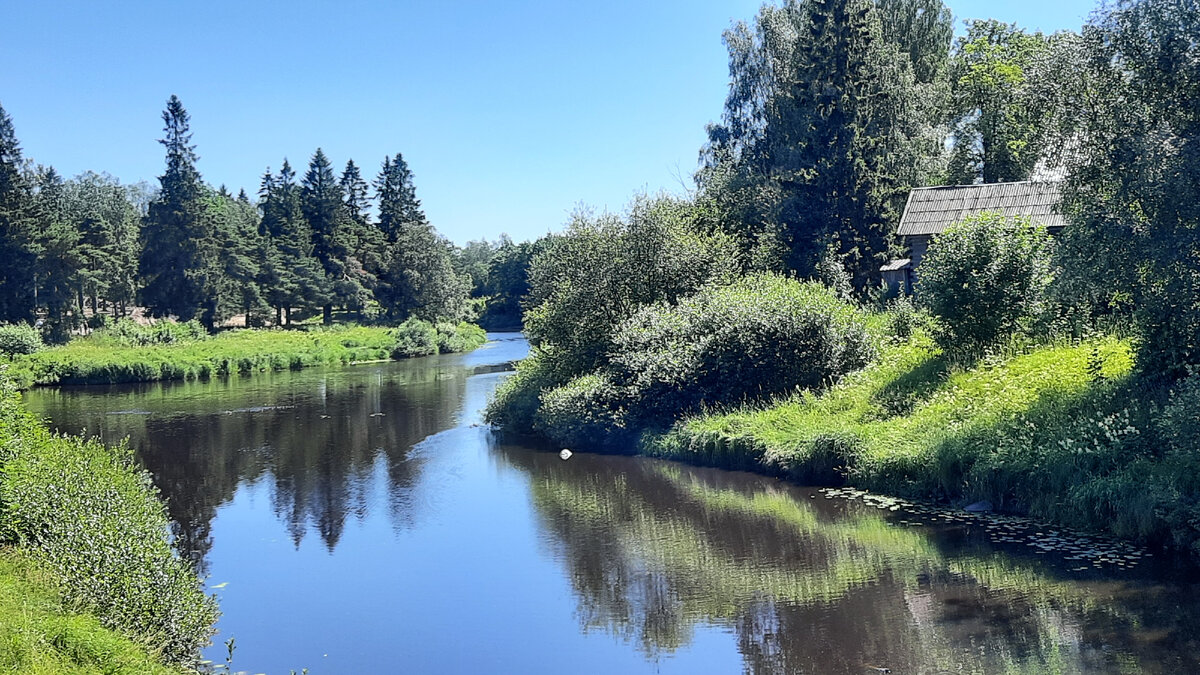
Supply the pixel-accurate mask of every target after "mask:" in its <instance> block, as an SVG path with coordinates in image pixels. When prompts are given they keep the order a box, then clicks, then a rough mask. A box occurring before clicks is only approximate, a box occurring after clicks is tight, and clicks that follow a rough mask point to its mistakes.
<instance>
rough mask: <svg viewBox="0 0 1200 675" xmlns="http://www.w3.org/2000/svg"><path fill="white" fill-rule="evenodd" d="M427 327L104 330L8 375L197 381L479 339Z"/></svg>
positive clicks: (465, 344)
mask: <svg viewBox="0 0 1200 675" xmlns="http://www.w3.org/2000/svg"><path fill="white" fill-rule="evenodd" d="M426 325H427V326H428V331H429V332H431V333H432V334H433V335H434V336H435V341H434V343H433V344H434V348H433V350H432V351H430V350H429V349H427V346H428V345H426V344H420V345H413V344H411V342H410V341H408V340H405V339H404V336H402V335H399V334H398V332H397V331H398V330H399V329H390V328H384V327H374V326H370V327H368V326H336V327H332V328H319V329H312V330H303V331H302V330H231V331H226V332H223V333H220V334H218V335H216V336H214V337H211V338H206V339H184V340H179V341H176V342H172V343H169V344H145V345H136V344H130V343H129V341H128V340H123V339H119V338H118V336H115V335H111V334H108V333H106V332H105V331H97V332H96V333H95V334H93V335H91V336H89V337H86V338H79V339H76V340H73V341H72V342H70V343H69V344H66V345H63V346H60V347H52V348H49V349H44V350H42V351H39V352H37V353H34V354H29V355H25V356H18V357H16V359H15V360H14V361H13V362H12V364H11V365H10V367H9V376H10V377H11V378H12V379H13V380H14V381H15V382H16V383H17V384H18V386H20V387H22V388H27V387H29V386H32V385H37V384H111V383H118V382H150V381H155V380H184V379H199V378H206V377H212V376H224V375H234V374H250V373H255V372H267V371H276V370H288V369H292V370H295V369H299V368H307V367H311V366H323V365H337V364H349V363H354V362H359V361H377V360H383V359H388V358H401V357H407V356H417V355H423V354H428V353H437V351H439V350H440V351H450V350H455V351H465V350H470V349H474V348H476V347H478V346H480V345H482V344H483V343H484V342H485V341H486V337H485V335H484V333H483V330H482V329H480V328H478V327H477V326H473V325H471V324H465V323H464V324H459V325H458V326H453V325H449V324H445V325H438V326H436V327H435V326H432V325H429V324H426Z"/></svg>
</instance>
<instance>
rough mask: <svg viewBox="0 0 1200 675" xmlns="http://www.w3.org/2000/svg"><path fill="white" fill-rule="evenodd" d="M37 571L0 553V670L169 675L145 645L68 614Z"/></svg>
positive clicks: (22, 557) (14, 554) (41, 674)
mask: <svg viewBox="0 0 1200 675" xmlns="http://www.w3.org/2000/svg"><path fill="white" fill-rule="evenodd" d="M68 605H69V603H66V602H64V599H63V597H62V593H61V591H60V589H59V586H58V584H56V583H55V581H54V578H53V576H52V575H51V574H49V573H47V572H46V571H45V570H44V569H43V568H42V565H40V564H38V563H37V562H36V561H34V560H33V559H32V558H31V557H30V556H29V555H27V554H23V553H21V552H18V551H16V550H14V549H11V548H10V549H6V550H4V551H2V552H0V669H4V670H7V671H9V672H20V673H30V674H32V675H57V674H58V673H66V672H70V673H81V674H82V673H97V674H99V673H113V674H121V675H141V674H142V673H162V674H166V673H175V672H178V671H177V670H176V669H172V668H167V667H164V666H163V665H162V664H161V663H159V662H158V661H157V659H155V658H154V657H153V656H152V650H151V649H148V648H147V647H146V646H145V645H139V644H137V643H136V642H134V641H132V640H130V639H129V638H127V637H124V636H122V635H120V634H118V633H115V632H113V631H112V630H109V629H108V628H105V627H104V626H103V625H101V623H100V621H99V620H98V619H96V617H94V616H92V615H89V614H83V613H79V612H78V611H72V609H71V608H70V607H69V606H68Z"/></svg>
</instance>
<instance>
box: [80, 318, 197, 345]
mask: <svg viewBox="0 0 1200 675" xmlns="http://www.w3.org/2000/svg"><path fill="white" fill-rule="evenodd" d="M94 337H95V338H97V339H107V340H110V341H112V342H114V343H116V344H119V345H122V346H125V347H145V346H148V345H171V344H180V343H183V342H194V341H196V340H202V339H204V338H206V337H208V332H207V331H205V330H204V326H203V325H202V324H201V323H200V322H199V321H196V320H192V321H187V322H184V323H176V322H174V321H159V322H158V323H155V324H152V325H143V324H140V323H138V322H136V321H134V320H133V319H121V320H119V321H117V322H115V323H113V324H111V325H109V326H107V327H106V328H101V329H98V330H97V331H96V332H95V333H94Z"/></svg>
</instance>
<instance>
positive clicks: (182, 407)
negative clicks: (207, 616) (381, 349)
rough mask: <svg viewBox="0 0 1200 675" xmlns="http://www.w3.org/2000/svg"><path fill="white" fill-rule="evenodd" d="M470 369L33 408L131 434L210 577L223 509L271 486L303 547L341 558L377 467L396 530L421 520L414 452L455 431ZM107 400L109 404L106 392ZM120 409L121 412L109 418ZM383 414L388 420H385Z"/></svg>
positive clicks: (314, 376)
mask: <svg viewBox="0 0 1200 675" xmlns="http://www.w3.org/2000/svg"><path fill="white" fill-rule="evenodd" d="M467 374H468V371H465V370H463V369H462V368H461V367H458V366H456V365H454V362H451V363H450V364H446V363H444V362H441V361H439V360H438V359H421V360H416V361H409V362H402V363H397V364H389V365H388V366H386V367H382V368H375V369H366V368H363V369H346V370H338V371H332V372H320V371H302V372H298V373H277V374H270V375H262V376H256V377H253V378H249V379H234V380H232V381H223V380H212V381H208V382H190V383H157V384H149V385H138V386H132V387H114V388H103V389H101V388H85V389H61V390H57V391H55V390H46V391H39V392H36V393H35V396H36V397H37V400H36V401H35V402H34V405H35V406H36V407H37V409H39V410H41V411H42V412H43V413H44V414H47V415H49V416H50V417H51V418H53V419H56V420H72V422H71V423H69V424H59V428H60V429H61V430H62V431H65V432H69V433H80V432H83V433H87V434H90V435H99V436H100V437H101V438H102V439H104V440H105V441H106V442H116V441H118V440H119V439H121V438H124V437H126V436H128V437H129V439H130V444H131V446H132V447H133V448H135V449H136V450H137V451H138V454H139V456H140V457H141V459H142V461H143V462H144V463H145V465H146V467H147V468H148V469H149V470H150V472H151V474H152V475H153V477H154V482H155V484H156V485H157V486H158V489H159V490H160V491H161V492H162V494H163V495H164V496H165V497H166V499H167V509H168V512H169V514H170V516H171V519H172V526H173V529H174V534H175V538H176V543H177V545H178V547H179V550H180V551H181V552H182V553H184V555H187V556H188V557H189V558H191V559H192V560H193V561H194V562H195V564H196V566H197V569H198V570H199V571H200V572H201V574H204V573H205V571H206V566H205V557H206V555H207V553H208V551H209V550H210V548H211V546H212V539H211V534H210V528H211V523H212V519H213V517H214V515H215V513H216V510H217V508H218V507H220V506H221V505H222V504H224V503H226V502H228V501H230V500H231V499H232V498H233V495H234V493H235V492H236V490H237V488H238V486H239V485H240V484H242V483H244V482H255V481H258V480H264V479H265V480H269V481H271V483H270V485H271V487H272V488H273V496H272V506H273V508H274V511H275V514H276V516H277V517H278V518H279V519H280V520H281V521H282V522H283V523H284V524H285V525H286V527H287V529H288V531H289V533H290V534H291V537H292V539H293V541H294V542H295V543H296V545H297V546H299V544H300V541H301V540H302V539H303V538H304V536H305V535H306V533H307V532H308V531H309V529H310V528H312V529H315V530H316V531H317V533H318V534H319V535H320V537H321V539H322V541H323V542H324V543H325V545H326V546H327V547H328V548H329V550H330V551H332V550H333V549H334V548H335V547H336V546H337V543H338V540H339V539H340V538H341V536H342V532H343V529H344V527H345V524H346V520H347V518H348V517H358V518H363V517H365V515H366V513H367V510H368V509H369V508H370V493H371V491H372V489H373V476H374V475H375V471H376V469H377V462H380V461H382V462H383V465H384V467H385V469H386V472H387V478H388V482H387V491H388V494H387V501H388V504H389V508H390V510H391V514H392V517H393V522H394V523H395V524H396V527H407V526H408V525H409V524H411V520H412V513H411V509H410V507H411V503H412V500H411V498H410V497H409V493H410V492H411V491H412V490H413V488H414V485H415V484H416V480H417V476H418V475H419V472H420V469H421V464H422V460H420V459H419V458H414V457H413V456H412V455H411V453H410V452H409V450H410V448H411V447H412V446H413V444H415V443H417V442H419V441H420V440H421V439H423V438H425V437H426V436H428V435H431V434H433V433H436V432H438V431H441V430H444V429H446V428H449V427H451V426H453V424H454V422H455V415H456V413H457V411H458V408H459V405H460V403H461V400H462V396H463V391H464V381H465V375H467ZM98 393H103V395H102V396H97V394H98ZM114 409H119V410H121V411H122V414H107V411H111V410H114ZM380 413H382V414H380Z"/></svg>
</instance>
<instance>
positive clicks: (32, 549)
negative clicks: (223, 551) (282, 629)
mask: <svg viewBox="0 0 1200 675" xmlns="http://www.w3.org/2000/svg"><path fill="white" fill-rule="evenodd" d="M0 505H3V508H2V509H0V547H2V548H0V562H2V564H0V588H2V589H3V593H2V594H0V619H2V618H3V617H4V616H6V615H14V616H21V617H23V618H22V619H21V621H25V622H28V623H27V624H23V623H20V622H18V623H15V624H10V623H9V622H8V621H5V620H0V631H16V633H19V635H17V634H16V633H14V636H13V639H11V640H4V641H3V642H2V643H0V661H8V662H11V663H13V664H15V666H14V668H15V669H16V670H19V671H20V672H26V671H33V672H37V668H41V667H43V666H44V667H45V668H46V669H48V670H47V671H46V672H61V671H59V670H56V669H55V667H54V666H55V665H56V664H58V663H62V664H67V665H70V664H72V663H73V662H74V663H77V664H78V665H80V666H81V667H86V666H89V664H93V665H94V664H99V665H100V666H102V668H101V671H102V672H120V670H119V669H117V670H112V669H109V668H108V664H110V663H111V664H120V663H122V662H125V661H128V662H129V663H130V664H131V665H130V671H129V672H139V671H138V670H137V668H136V665H137V664H138V663H142V662H148V661H157V662H162V663H166V664H173V665H176V666H189V665H192V664H194V662H195V660H196V659H197V658H198V654H199V650H200V648H201V647H203V646H204V645H206V644H207V643H208V642H209V640H210V638H211V636H212V634H213V624H214V622H215V621H216V619H217V614H218V612H217V607H216V602H215V600H214V599H213V598H210V597H208V596H207V595H205V593H204V591H203V589H202V587H201V583H200V580H199V579H198V578H197V576H196V573H195V571H194V570H193V569H192V566H191V565H190V564H189V563H188V562H186V561H184V560H183V559H182V558H181V557H180V556H179V555H178V554H177V552H176V551H175V549H174V547H173V546H172V543H171V541H170V539H169V533H170V524H169V521H168V519H167V515H166V509H165V508H164V505H163V502H162V501H161V500H160V499H159V495H158V492H157V490H156V489H155V488H154V487H153V484H152V483H151V479H150V475H149V474H148V473H147V472H146V471H145V470H144V469H143V468H141V465H140V464H138V463H137V461H136V459H135V458H134V456H133V453H132V451H131V450H129V449H128V448H127V447H124V446H120V447H116V448H109V447H107V446H105V445H103V444H102V443H100V442H99V441H95V440H91V441H87V440H84V439H82V438H78V437H72V436H60V435H56V434H53V433H51V432H50V430H49V429H47V428H46V426H45V425H44V424H42V423H41V422H40V421H39V420H37V419H35V418H34V416H33V415H31V414H30V413H29V412H27V411H26V410H25V409H24V408H23V407H22V405H21V403H20V397H19V395H18V394H17V393H16V391H15V390H14V389H13V387H12V386H11V384H9V383H8V382H6V381H2V380H0ZM31 603H32V604H31ZM21 626H26V628H21ZM99 627H103V628H104V629H105V630H100V629H99ZM109 631H111V633H110V632H109ZM115 634H119V635H120V636H122V639H118V638H117V637H116V635H115ZM131 645H136V647H134V646H131ZM16 666H20V667H16ZM85 672H86V670H85Z"/></svg>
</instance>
